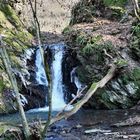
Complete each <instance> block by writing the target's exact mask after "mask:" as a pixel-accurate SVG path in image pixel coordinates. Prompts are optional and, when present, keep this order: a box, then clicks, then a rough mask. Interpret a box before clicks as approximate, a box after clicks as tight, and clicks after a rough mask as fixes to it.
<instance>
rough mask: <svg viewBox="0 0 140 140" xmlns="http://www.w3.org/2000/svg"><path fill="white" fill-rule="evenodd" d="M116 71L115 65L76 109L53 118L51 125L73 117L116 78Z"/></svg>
mask: <svg viewBox="0 0 140 140" xmlns="http://www.w3.org/2000/svg"><path fill="white" fill-rule="evenodd" d="M116 69H117V66H116V65H114V64H113V65H111V68H110V69H109V71H108V73H107V75H106V76H105V77H104V78H103V79H102V80H100V81H99V82H97V83H93V84H92V85H91V87H90V89H89V90H88V91H87V93H86V94H85V95H84V97H83V98H82V99H81V100H80V101H78V102H77V103H76V104H74V105H73V106H74V107H73V109H72V110H70V111H68V112H62V113H60V114H59V115H57V116H55V117H54V118H52V119H51V121H50V125H51V124H53V123H55V122H57V121H59V120H61V119H66V118H68V117H70V116H71V115H73V114H75V113H76V112H77V111H78V110H79V109H80V108H81V107H82V106H83V105H84V104H85V103H86V102H87V101H88V100H89V99H90V98H91V97H92V95H93V94H94V93H95V92H96V91H97V89H99V88H103V87H104V86H105V85H106V84H107V83H108V82H109V81H110V80H111V79H112V78H113V77H114V75H115V72H116Z"/></svg>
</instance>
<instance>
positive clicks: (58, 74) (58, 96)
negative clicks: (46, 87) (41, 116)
mask: <svg viewBox="0 0 140 140" xmlns="http://www.w3.org/2000/svg"><path fill="white" fill-rule="evenodd" d="M50 49H51V50H52V52H53V62H52V66H51V73H52V110H53V111H61V110H62V109H63V108H64V107H65V106H66V103H65V101H64V97H63V96H64V92H63V84H62V60H63V54H64V44H61V43H60V44H55V45H51V46H50ZM36 59H37V60H36V66H37V68H38V71H37V75H36V76H37V78H36V79H37V81H38V83H39V84H45V83H43V81H42V80H41V78H42V77H43V76H44V72H45V71H44V69H43V67H42V61H41V56H40V53H39V52H37V56H36ZM72 108H73V106H72V105H69V106H67V108H66V109H65V110H66V111H68V110H71V109H72ZM48 110H49V108H48V106H46V107H43V108H38V109H32V110H29V111H28V112H46V111H48Z"/></svg>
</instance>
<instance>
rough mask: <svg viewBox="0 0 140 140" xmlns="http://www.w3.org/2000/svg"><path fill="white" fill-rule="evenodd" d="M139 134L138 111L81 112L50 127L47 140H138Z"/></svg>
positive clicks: (139, 120)
mask: <svg viewBox="0 0 140 140" xmlns="http://www.w3.org/2000/svg"><path fill="white" fill-rule="evenodd" d="M139 132H140V112H139V111H135V110H95V111H87V110H86V111H84V110H82V111H79V112H78V113H77V114H75V115H74V116H72V117H70V118H69V119H68V120H63V121H60V122H58V123H56V124H55V125H52V126H51V127H50V129H49V133H48V136H47V140H122V139H126V140H136V139H137V140H138V139H139Z"/></svg>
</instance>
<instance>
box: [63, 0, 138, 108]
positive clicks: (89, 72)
mask: <svg viewBox="0 0 140 140" xmlns="http://www.w3.org/2000/svg"><path fill="white" fill-rule="evenodd" d="M96 2H97V1H92V0H90V1H89V2H87V3H85V4H84V3H82V5H83V7H84V8H85V7H86V8H87V9H88V8H90V7H92V6H94V8H95V10H94V11H95V12H98V13H99V12H102V10H107V11H106V12H107V13H108V12H109V10H110V8H112V7H108V6H106V5H105V4H104V5H103V6H102V8H100V6H101V5H97V4H95V3H96ZM98 2H99V3H100V1H98ZM89 3H90V5H89ZM106 4H108V5H109V4H110V3H106ZM123 4H126V3H125V1H124V3H123ZM95 5H96V7H95ZM111 6H113V5H111ZM120 7H121V6H120ZM126 7H127V8H129V9H126V11H129V12H132V5H127V6H126ZM76 8H77V9H74V11H73V12H74V13H73V15H74V16H73V19H72V20H74V21H75V22H74V21H73V23H72V24H74V25H72V24H71V25H70V26H69V27H67V28H65V30H64V32H63V33H64V35H65V37H66V42H67V44H68V45H69V46H71V49H72V51H73V52H74V55H75V53H76V56H75V58H74V59H78V61H79V62H80V64H79V66H78V67H77V73H78V77H79V79H80V81H81V82H83V83H85V84H86V85H88V86H90V85H91V84H92V83H93V82H98V81H99V80H101V79H102V78H103V77H104V76H105V75H106V73H107V71H108V69H109V67H110V64H114V63H115V64H117V65H119V67H120V68H121V69H120V71H118V72H117V74H116V75H115V77H114V78H113V79H112V80H111V81H110V82H109V83H108V84H107V85H106V86H105V87H104V88H102V89H100V90H98V91H97V92H96V93H95V95H94V96H93V97H92V98H91V99H90V100H89V101H88V103H87V104H86V105H85V107H90V108H98V109H99V108H109V109H116V108H130V107H132V106H134V105H135V104H136V103H137V102H138V101H139V100H140V77H139V74H140V61H139V39H138V38H139V35H140V28H139V24H138V21H137V20H136V18H135V17H133V16H132V15H133V14H132V13H131V14H130V15H129V13H128V15H127V17H126V19H124V20H123V19H122V20H121V19H120V18H119V19H117V18H114V16H113V17H111V16H110V15H107V16H106V15H105V14H103V12H102V15H101V16H99V15H96V14H93V15H92V18H93V19H94V20H93V21H90V23H89V21H83V20H80V19H78V20H77V18H81V19H82V17H84V16H83V15H82V13H80V12H78V10H79V9H80V8H82V7H79V8H78V7H76ZM77 12H78V13H77ZM79 15H80V16H81V17H80V16H79ZM114 19H115V20H114ZM83 22H85V23H83ZM87 22H88V23H87ZM75 23H79V24H75Z"/></svg>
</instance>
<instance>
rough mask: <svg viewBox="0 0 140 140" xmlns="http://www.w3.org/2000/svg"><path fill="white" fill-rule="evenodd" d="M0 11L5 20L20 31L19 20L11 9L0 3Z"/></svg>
mask: <svg viewBox="0 0 140 140" xmlns="http://www.w3.org/2000/svg"><path fill="white" fill-rule="evenodd" d="M0 11H2V12H3V13H4V15H5V17H6V18H7V20H8V21H9V22H10V23H11V24H12V25H14V26H15V27H16V28H18V29H20V28H21V27H22V24H21V22H20V20H19V18H18V17H17V15H16V13H15V12H14V10H13V9H12V8H11V6H10V5H8V4H3V2H2V1H0Z"/></svg>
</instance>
